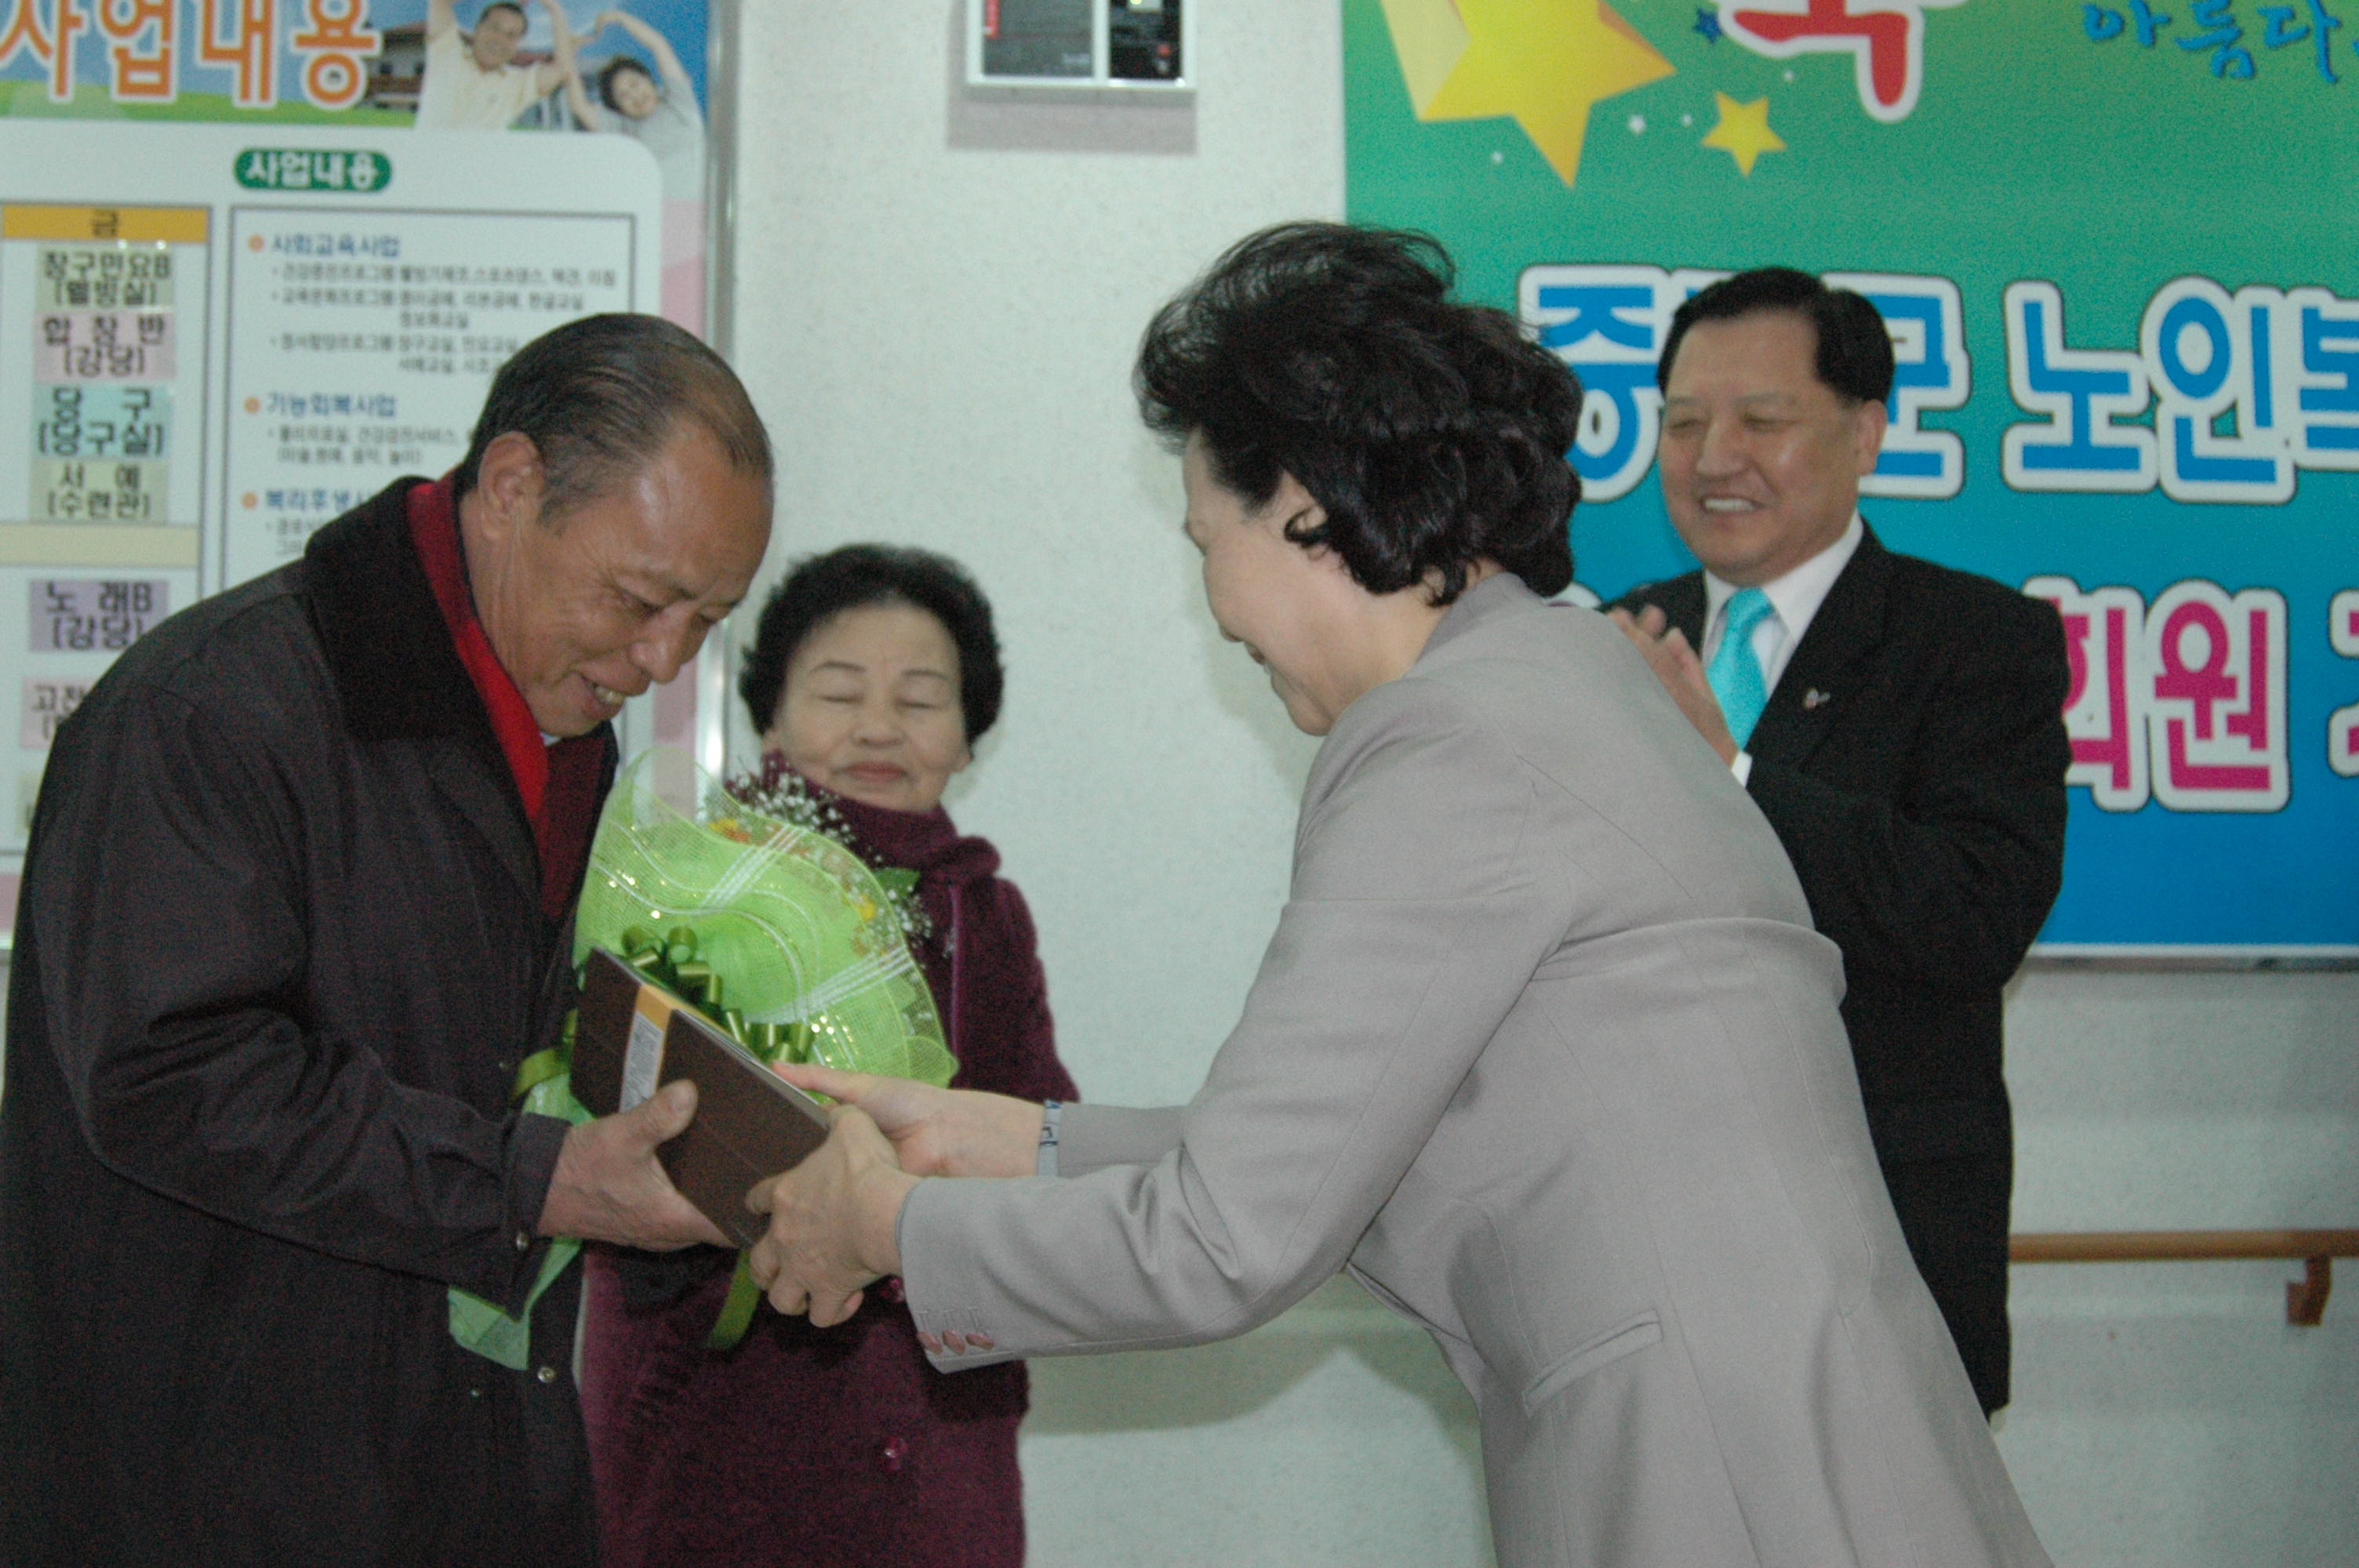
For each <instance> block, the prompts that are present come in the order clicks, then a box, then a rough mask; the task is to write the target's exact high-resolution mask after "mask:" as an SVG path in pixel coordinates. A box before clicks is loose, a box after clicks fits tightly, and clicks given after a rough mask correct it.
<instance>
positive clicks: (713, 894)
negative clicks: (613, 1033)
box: [451, 748, 958, 1368]
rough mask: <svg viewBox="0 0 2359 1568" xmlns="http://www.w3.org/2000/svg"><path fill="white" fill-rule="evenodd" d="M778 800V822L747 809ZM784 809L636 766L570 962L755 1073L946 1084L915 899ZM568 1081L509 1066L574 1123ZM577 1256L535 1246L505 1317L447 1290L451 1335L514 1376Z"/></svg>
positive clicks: (670, 763) (604, 835) (695, 774)
mask: <svg viewBox="0 0 2359 1568" xmlns="http://www.w3.org/2000/svg"><path fill="white" fill-rule="evenodd" d="M781 800H785V801H786V807H787V812H786V813H784V814H780V815H773V814H772V813H771V812H768V811H765V810H761V809H757V804H758V805H761V806H774V807H775V806H777V805H778V803H779V802H780V801H781ZM793 804H794V802H793V801H792V800H789V799H786V797H783V796H780V795H777V793H776V792H775V791H763V790H760V789H758V788H755V787H752V786H751V784H741V785H740V786H738V787H736V788H734V789H733V788H732V787H729V786H724V785H723V784H718V783H716V782H715V781H714V780H713V779H712V777H711V776H710V775H709V774H707V773H704V771H703V770H702V769H701V768H699V767H698V766H697V765H696V763H695V762H694V761H693V760H691V759H690V757H688V756H687V754H686V753H684V752H676V751H669V750H666V749H663V748H657V749H653V750H650V751H647V752H642V753H640V755H639V756H638V757H636V759H634V760H633V761H632V762H631V763H630V764H629V765H628V766H627V767H625V769H624V770H623V772H622V773H621V774H620V776H618V777H617V778H616V779H615V781H614V791H613V793H612V794H610V795H608V796H607V798H606V807H605V811H604V813H603V815H602V816H600V817H599V819H598V835H597V838H595V840H593V841H592V845H591V849H590V867H589V871H588V874H587V877H586V878H585V880H584V881H583V884H582V899H581V903H580V904H579V906H578V907H577V909H576V911H575V914H574V923H573V932H574V946H573V953H574V958H575V960H576V961H577V962H579V961H581V960H582V959H585V958H587V957H589V955H590V949H591V948H592V947H605V948H607V949H609V950H610V951H612V952H614V953H616V954H617V955H619V956H620V957H623V958H624V959H625V960H626V961H627V962H629V963H630V964H632V965H633V966H634V967H635V968H638V969H639V970H640V971H641V972H642V973H643V974H645V975H647V978H648V979H652V980H655V981H656V982H657V983H658V984H660V985H663V986H666V987H668V988H669V989H671V990H673V991H675V992H677V993H678V994H679V996H680V997H682V998H683V999H684V1000H687V1001H688V1002H689V1003H690V1005H692V1006H694V1007H696V1008H697V1009H698V1010H699V1011H701V1012H703V1013H704V1014H705V1016H706V1017H708V1018H710V1019H711V1020H712V1022H715V1023H718V1024H720V1025H721V1026H722V1027H723V1028H724V1029H726V1030H728V1031H729V1033H730V1034H731V1035H732V1036H733V1037H734V1039H735V1040H736V1041H737V1043H738V1044H741V1045H744V1046H745V1048H746V1049H747V1050H749V1051H751V1052H753V1053H754V1054H756V1056H759V1057H761V1058H762V1059H763V1060H764V1061H766V1062H771V1063H777V1062H788V1061H795V1062H818V1063H821V1065H826V1066H830V1067H838V1068H842V1069H843V1070H845V1071H848V1072H857V1073H881V1074H887V1075H891V1076H896V1077H905V1078H919V1079H923V1080H924V1081H925V1082H927V1083H930V1084H935V1085H946V1084H948V1083H949V1082H950V1081H951V1075H952V1074H953V1073H955V1072H956V1071H957V1070H958V1064H957V1063H956V1062H955V1061H954V1060H953V1059H952V1058H951V1053H950V1047H949V1046H948V1045H947V1044H945V1043H944V1041H943V1037H942V1026H941V1020H940V1016H939V1015H938V1014H937V1013H936V1012H935V1011H934V1001H933V997H932V994H931V993H930V992H929V990H928V989H926V981H925V977H924V975H923V974H922V973H921V972H920V971H919V968H918V962H917V958H916V957H915V956H914V955H913V954H912V953H911V952H910V950H909V919H910V916H909V915H908V914H907V913H906V912H907V911H908V910H910V909H912V908H914V907H915V906H916V900H915V898H914V897H913V896H911V895H910V892H909V890H908V887H907V886H904V885H895V886H893V887H890V888H888V887H887V886H886V884H885V883H884V882H882V881H879V880H878V877H877V874H876V873H875V872H874V871H870V870H869V868H868V867H867V865H866V864H864V862H863V861H862V860H861V859H860V857H859V856H857V855H855V854H853V852H852V851H851V850H850V849H846V848H845V847H844V845H843V843H842V842H841V841H840V840H839V839H838V838H833V837H831V836H829V834H827V833H826V832H825V831H822V827H824V825H825V819H824V817H823V816H814V815H812V814H810V813H808V812H800V811H792V810H791V808H792V806H793ZM789 815H791V816H801V817H803V818H804V820H802V821H799V822H798V821H795V820H790V819H789ZM890 874H891V873H889V872H888V873H887V875H890ZM570 1044H571V1023H570V1022H569V1024H568V1026H567V1045H569V1046H570ZM516 1097H517V1098H518V1100H519V1101H520V1102H521V1103H522V1105H523V1106H524V1108H526V1109H527V1110H533V1111H538V1112H540V1113H542V1114H544V1115H549V1116H561V1117H564V1118H566V1119H570V1120H573V1121H583V1120H587V1119H589V1112H587V1111H586V1110H584V1109H583V1108H582V1106H581V1105H580V1103H579V1102H577V1101H576V1100H575V1099H574V1098H573V1095H572V1092H571V1085H570V1077H569V1071H568V1060H567V1056H566V1052H565V1049H564V1048H563V1047H560V1049H558V1050H555V1051H545V1052H542V1053H540V1054H538V1055H536V1056H535V1057H533V1058H531V1059H530V1060H528V1061H527V1062H526V1063H525V1064H524V1065H523V1067H522V1068H521V1069H520V1070H519V1071H518V1074H517V1081H516ZM580 1249H581V1243H580V1242H578V1241H574V1240H571V1239H570V1238H565V1239H560V1240H559V1241H557V1242H556V1243H554V1244H553V1245H552V1246H551V1247H550V1249H549V1256H548V1259H547V1260H546V1261H545V1262H544V1263H543V1265H542V1269H541V1272H540V1277H539V1279H538V1281H537V1282H536V1283H535V1284H534V1286H533V1289H532V1292H531V1293H530V1294H529V1295H528V1296H527V1298H526V1303H525V1307H524V1310H523V1311H522V1312H521V1313H519V1314H516V1315H513V1316H512V1315H510V1314H507V1313H506V1312H504V1311H502V1310H501V1309H500V1308H499V1307H497V1306H496V1305H495V1304H493V1303H490V1302H487V1301H484V1300H483V1299H482V1298H481V1297H478V1296H474V1295H471V1294H469V1293H468V1292H464V1291H461V1290H458V1289H455V1288H454V1289H452V1291H451V1335H452V1336H453V1337H454V1338H456V1339H457V1340H458V1341H459V1343H460V1344H462V1345H464V1346H468V1347H469V1348H471V1349H473V1350H475V1351H477V1352H478V1353H480V1354H482V1355H484V1356H487V1357H491V1358H492V1359H493V1360H495V1361H497V1362H499V1363H501V1364H502V1365H503V1366H507V1367H512V1368H522V1367H523V1366H525V1365H526V1364H527V1358H528V1355H529V1346H528V1344H527V1321H526V1320H527V1318H528V1317H529V1316H530V1314H531V1308H532V1303H533V1302H534V1301H536V1300H538V1298H539V1295H540V1293H541V1292H542V1291H543V1290H545V1289H547V1288H548V1286H549V1283H550V1282H551V1281H554V1280H555V1279H556V1278H557V1276H558V1275H559V1274H560V1273H562V1272H563V1271H564V1270H565V1267H566V1265H567V1264H569V1263H571V1261H572V1260H573V1258H574V1256H575V1254H576V1253H577V1252H579V1250H580ZM740 1273H741V1275H742V1274H743V1270H742V1268H741V1270H740ZM740 1284H741V1286H746V1285H750V1281H747V1280H743V1279H741V1281H740ZM736 1294H737V1295H739V1296H745V1294H746V1292H745V1290H743V1289H741V1290H740V1291H738V1292H736ZM752 1305H753V1300H752V1299H751V1298H750V1297H749V1298H748V1299H745V1300H744V1301H742V1302H740V1301H735V1300H733V1303H732V1311H731V1313H730V1314H725V1315H724V1319H723V1322H724V1324H728V1323H730V1322H731V1321H732V1320H733V1319H734V1320H735V1325H736V1327H737V1329H738V1330H739V1331H741V1332H742V1329H743V1325H744V1320H745V1318H746V1317H749V1316H750V1315H751V1309H752ZM721 1332H722V1331H720V1330H716V1338H717V1337H718V1336H719V1335H720V1333H721Z"/></svg>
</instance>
